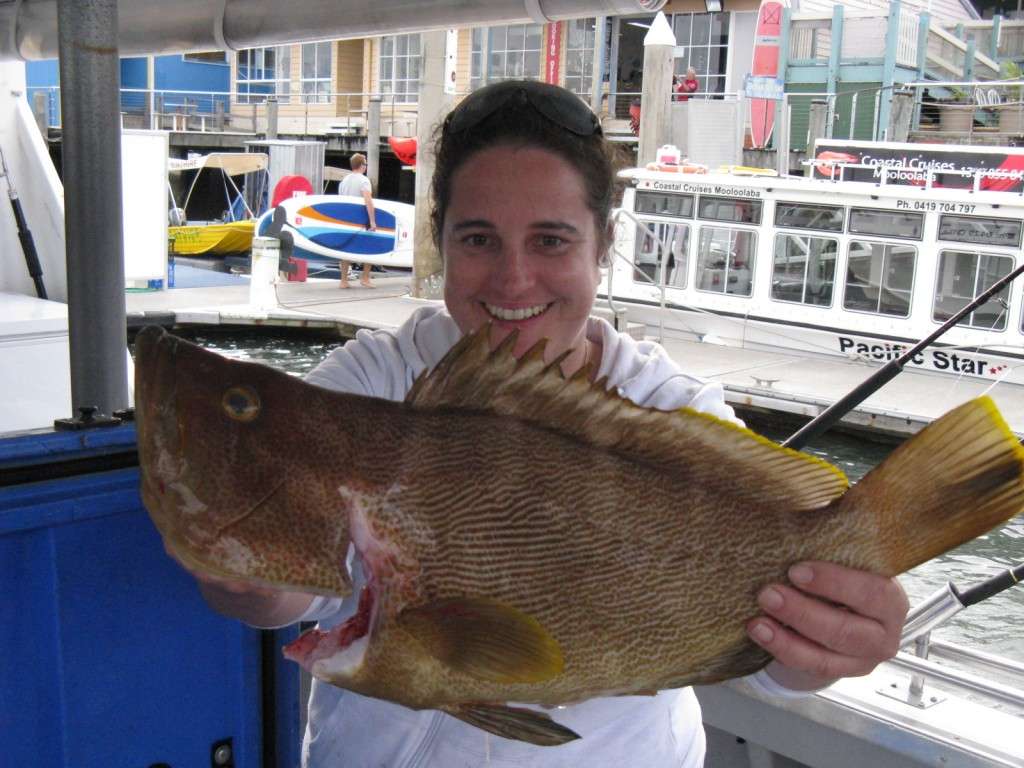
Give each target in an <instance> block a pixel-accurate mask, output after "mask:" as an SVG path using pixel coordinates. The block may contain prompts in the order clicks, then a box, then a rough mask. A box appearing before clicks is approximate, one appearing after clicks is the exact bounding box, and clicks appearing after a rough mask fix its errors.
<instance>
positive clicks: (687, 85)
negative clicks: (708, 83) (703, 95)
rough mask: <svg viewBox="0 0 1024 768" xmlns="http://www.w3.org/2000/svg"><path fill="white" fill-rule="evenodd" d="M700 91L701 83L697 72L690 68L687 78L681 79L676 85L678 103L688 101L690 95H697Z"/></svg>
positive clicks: (687, 71)
mask: <svg viewBox="0 0 1024 768" xmlns="http://www.w3.org/2000/svg"><path fill="white" fill-rule="evenodd" d="M699 89H700V81H699V80H698V79H697V70H695V69H694V68H693V67H688V68H687V70H686V77H684V78H682V79H680V80H679V84H678V85H676V101H688V100H689V99H690V94H693V93H696V92H697V91H698V90H699Z"/></svg>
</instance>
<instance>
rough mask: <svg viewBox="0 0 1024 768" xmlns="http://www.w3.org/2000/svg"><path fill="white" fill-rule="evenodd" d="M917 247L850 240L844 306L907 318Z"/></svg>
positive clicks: (860, 310)
mask: <svg viewBox="0 0 1024 768" xmlns="http://www.w3.org/2000/svg"><path fill="white" fill-rule="evenodd" d="M916 261H917V248H915V247H914V246H911V245H903V244H901V243H872V242H868V241H865V240H851V241H850V250H849V258H848V259H847V267H846V287H845V289H844V291H843V307H844V308H846V309H852V310H856V311H858V312H874V313H876V314H880V315H896V316H899V317H907V316H908V315H909V314H910V293H911V291H912V290H913V287H914V264H915V262H916Z"/></svg>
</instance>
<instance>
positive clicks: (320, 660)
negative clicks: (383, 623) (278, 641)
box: [283, 585, 377, 680]
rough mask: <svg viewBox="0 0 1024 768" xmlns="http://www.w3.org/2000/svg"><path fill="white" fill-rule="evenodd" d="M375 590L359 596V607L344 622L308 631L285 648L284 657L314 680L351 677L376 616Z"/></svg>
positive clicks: (357, 665) (359, 660) (369, 587)
mask: <svg viewBox="0 0 1024 768" xmlns="http://www.w3.org/2000/svg"><path fill="white" fill-rule="evenodd" d="M375 592H376V590H374V589H373V588H372V586H371V585H367V586H365V587H363V589H362V591H361V592H360V593H359V607H358V608H357V609H356V612H355V614H353V615H352V616H350V617H349V618H348V619H346V620H345V621H344V622H342V623H341V624H339V625H338V626H336V627H334V628H333V629H330V630H327V631H326V632H325V631H323V630H321V629H311V630H309V631H308V632H305V633H303V634H302V635H301V636H300V637H299V638H298V639H296V640H294V641H292V642H291V643H289V644H288V645H286V646H285V647H284V649H283V653H284V657H285V658H286V659H290V660H292V661H295V662H298V664H299V665H300V666H301V667H302V668H303V669H305V670H306V671H307V672H309V673H310V674H311V675H313V676H314V677H318V678H321V679H324V680H338V679H346V678H349V677H351V676H352V675H353V674H354V673H355V672H356V671H357V670H358V669H359V667H361V666H362V664H363V658H364V657H365V656H366V649H367V647H368V645H369V640H370V638H369V635H370V628H371V627H372V626H373V620H374V618H375V615H376V610H375V609H376V607H377V599H376V594H375Z"/></svg>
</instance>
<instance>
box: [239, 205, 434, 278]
mask: <svg viewBox="0 0 1024 768" xmlns="http://www.w3.org/2000/svg"><path fill="white" fill-rule="evenodd" d="M278 207H279V208H283V209H284V212H285V225H284V229H285V231H287V232H290V233H291V235H292V243H293V250H292V255H293V256H295V257H297V258H300V259H307V260H308V261H312V262H314V263H322V262H332V261H333V262H336V261H354V262H360V263H364V264H375V265H380V266H383V267H406V268H409V269H411V268H412V242H413V226H414V224H415V219H414V211H415V208H414V207H413V206H411V205H407V204H406V203H396V202H394V201H393V200H377V199H376V198H374V201H373V208H374V218H375V219H376V224H377V229H376V230H375V231H372V232H371V231H370V230H368V229H367V228H366V227H367V224H368V223H369V217H368V215H367V213H366V205H365V203H364V202H363V199H362V198H361V197H349V196H345V195H304V196H299V197H290V198H288V199H286V200H282V201H281V202H280V203H279V204H278ZM273 213H274V211H273V209H271V210H269V211H267V212H266V213H265V214H263V216H261V217H260V219H259V221H258V222H257V223H256V234H257V235H264V234H265V233H266V232H267V230H268V229H269V228H270V226H271V224H272V222H273Z"/></svg>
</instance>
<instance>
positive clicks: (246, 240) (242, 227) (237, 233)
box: [167, 219, 256, 256]
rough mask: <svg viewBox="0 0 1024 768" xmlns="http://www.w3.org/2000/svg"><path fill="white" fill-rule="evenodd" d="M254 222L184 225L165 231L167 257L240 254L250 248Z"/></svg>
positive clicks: (251, 220) (249, 220)
mask: <svg viewBox="0 0 1024 768" xmlns="http://www.w3.org/2000/svg"><path fill="white" fill-rule="evenodd" d="M255 226H256V220H255V219H248V220H246V221H228V222H223V223H212V224H186V225H185V226H181V227H168V228H167V235H168V237H169V239H170V242H171V244H170V251H171V253H175V254H178V255H180V256H196V255H199V254H207V255H210V256H223V255H224V254H227V253H241V252H245V251H248V250H250V249H251V248H252V234H253V230H254V228H255Z"/></svg>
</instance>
